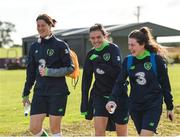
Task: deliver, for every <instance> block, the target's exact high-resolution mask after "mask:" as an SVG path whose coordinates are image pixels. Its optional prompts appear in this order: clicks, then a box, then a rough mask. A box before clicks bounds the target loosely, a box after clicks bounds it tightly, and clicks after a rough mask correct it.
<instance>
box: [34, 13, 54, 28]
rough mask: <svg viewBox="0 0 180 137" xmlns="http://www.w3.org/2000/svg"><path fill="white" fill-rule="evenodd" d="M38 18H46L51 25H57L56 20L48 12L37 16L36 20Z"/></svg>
mask: <svg viewBox="0 0 180 137" xmlns="http://www.w3.org/2000/svg"><path fill="white" fill-rule="evenodd" d="M38 20H44V21H45V22H46V23H47V24H48V25H49V26H50V25H51V26H52V27H55V23H56V20H55V19H52V18H51V17H50V16H48V15H47V14H41V15H39V16H38V17H37V18H36V21H38Z"/></svg>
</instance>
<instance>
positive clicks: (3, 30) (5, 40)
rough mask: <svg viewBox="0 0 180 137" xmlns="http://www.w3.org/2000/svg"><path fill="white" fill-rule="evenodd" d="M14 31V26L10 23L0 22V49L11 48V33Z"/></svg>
mask: <svg viewBox="0 0 180 137" xmlns="http://www.w3.org/2000/svg"><path fill="white" fill-rule="evenodd" d="M14 31H15V25H14V24H13V23H11V22H6V21H5V22H2V21H0V47H11V46H12V45H13V40H12V39H11V33H12V32H14Z"/></svg>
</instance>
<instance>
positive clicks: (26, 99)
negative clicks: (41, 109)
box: [22, 97, 31, 106]
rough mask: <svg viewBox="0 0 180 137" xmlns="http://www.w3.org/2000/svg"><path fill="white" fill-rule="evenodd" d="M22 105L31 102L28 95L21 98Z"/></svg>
mask: <svg viewBox="0 0 180 137" xmlns="http://www.w3.org/2000/svg"><path fill="white" fill-rule="evenodd" d="M22 103H23V106H25V104H26V103H28V104H31V102H30V100H29V98H28V97H24V98H23V100H22Z"/></svg>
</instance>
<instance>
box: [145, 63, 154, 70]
mask: <svg viewBox="0 0 180 137" xmlns="http://www.w3.org/2000/svg"><path fill="white" fill-rule="evenodd" d="M151 67H152V64H151V62H146V63H144V68H145V69H146V70H150V69H151Z"/></svg>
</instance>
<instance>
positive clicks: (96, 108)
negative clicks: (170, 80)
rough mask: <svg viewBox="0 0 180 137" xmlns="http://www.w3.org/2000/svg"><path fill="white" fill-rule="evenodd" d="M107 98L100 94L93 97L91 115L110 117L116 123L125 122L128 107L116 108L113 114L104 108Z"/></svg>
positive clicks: (127, 117) (127, 116)
mask: <svg viewBox="0 0 180 137" xmlns="http://www.w3.org/2000/svg"><path fill="white" fill-rule="evenodd" d="M107 102H108V99H107V98H105V97H101V96H95V97H93V116H103V117H111V118H112V120H113V121H114V122H115V123H116V124H127V123H128V120H129V111H128V108H122V109H120V108H119V107H117V108H116V110H115V112H114V114H109V112H108V111H107V110H106V104H107Z"/></svg>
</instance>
